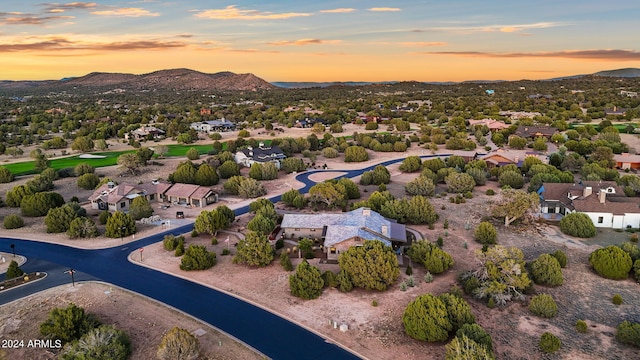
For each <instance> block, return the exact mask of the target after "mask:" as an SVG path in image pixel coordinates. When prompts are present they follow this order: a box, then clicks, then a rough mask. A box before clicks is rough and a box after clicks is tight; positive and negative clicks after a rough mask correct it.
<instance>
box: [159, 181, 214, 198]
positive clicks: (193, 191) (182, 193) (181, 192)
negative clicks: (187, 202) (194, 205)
mask: <svg viewBox="0 0 640 360" xmlns="http://www.w3.org/2000/svg"><path fill="white" fill-rule="evenodd" d="M212 192H213V190H211V188H208V187H205V186H200V185H194V184H182V183H175V184H173V186H171V187H170V188H169V189H168V190H167V191H166V192H165V195H167V196H173V197H180V198H193V199H203V198H205V197H207V196H209V195H210V194H211V193H212Z"/></svg>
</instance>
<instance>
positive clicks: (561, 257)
mask: <svg viewBox="0 0 640 360" xmlns="http://www.w3.org/2000/svg"><path fill="white" fill-rule="evenodd" d="M551 256H553V257H554V258H556V260H558V264H560V267H561V268H563V269H564V268H565V267H566V266H567V254H565V253H564V251H562V250H557V251H556V252H554V253H553V254H551Z"/></svg>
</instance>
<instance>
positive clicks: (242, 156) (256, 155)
mask: <svg viewBox="0 0 640 360" xmlns="http://www.w3.org/2000/svg"><path fill="white" fill-rule="evenodd" d="M286 157H287V156H286V155H285V154H284V152H283V151H282V149H280V147H278V146H275V145H273V146H265V145H264V143H262V142H261V143H260V145H259V146H258V147H257V148H254V147H251V146H249V147H246V148H244V149H240V150H238V151H237V152H236V154H235V156H234V158H235V161H236V163H237V164H239V165H242V166H246V167H251V165H253V164H254V163H261V164H264V163H267V162H273V163H274V164H275V165H276V167H277V168H278V169H280V161H281V160H282V159H285V158H286Z"/></svg>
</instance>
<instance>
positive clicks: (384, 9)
mask: <svg viewBox="0 0 640 360" xmlns="http://www.w3.org/2000/svg"><path fill="white" fill-rule="evenodd" d="M368 10H369V11H400V8H392V7H374V8H370V9H368Z"/></svg>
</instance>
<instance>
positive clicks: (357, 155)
mask: <svg viewBox="0 0 640 360" xmlns="http://www.w3.org/2000/svg"><path fill="white" fill-rule="evenodd" d="M367 160H369V154H368V153H367V149H365V148H364V147H362V146H349V147H348V148H346V149H345V150H344V162H362V161H367Z"/></svg>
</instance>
